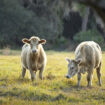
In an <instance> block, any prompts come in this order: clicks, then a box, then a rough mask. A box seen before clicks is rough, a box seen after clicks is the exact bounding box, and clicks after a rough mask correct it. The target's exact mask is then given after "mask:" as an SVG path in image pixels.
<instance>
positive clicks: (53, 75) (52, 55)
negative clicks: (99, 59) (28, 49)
mask: <svg viewBox="0 0 105 105" xmlns="http://www.w3.org/2000/svg"><path fill="white" fill-rule="evenodd" d="M18 54H19V52H18ZM18 54H16V55H13V54H12V55H6V56H4V55H0V105H77V104H78V105H99V104H100V105H105V53H104V52H103V64H102V82H103V84H102V86H101V87H100V86H99V85H98V80H97V76H96V72H94V76H93V86H92V88H87V87H86V85H87V80H86V74H85V75H83V76H82V80H81V87H80V88H77V87H76V84H77V77H76V76H75V77H74V78H72V79H66V78H65V75H66V73H67V62H66V61H65V57H67V56H68V57H70V58H74V54H73V53H72V52H71V53H70V52H54V51H48V52H47V66H46V68H45V71H44V74H43V75H44V80H40V79H39V77H38V73H37V80H36V81H34V82H32V81H31V80H30V74H29V71H28V70H27V73H26V76H25V78H24V79H23V80H22V79H21V62H20V55H18Z"/></svg>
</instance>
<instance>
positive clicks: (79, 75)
mask: <svg viewBox="0 0 105 105" xmlns="http://www.w3.org/2000/svg"><path fill="white" fill-rule="evenodd" d="M77 78H78V83H77V86H78V87H80V82H81V73H80V72H79V73H78V74H77Z"/></svg>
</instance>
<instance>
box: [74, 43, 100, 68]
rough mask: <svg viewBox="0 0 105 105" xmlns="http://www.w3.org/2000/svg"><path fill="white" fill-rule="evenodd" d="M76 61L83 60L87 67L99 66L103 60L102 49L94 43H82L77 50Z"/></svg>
mask: <svg viewBox="0 0 105 105" xmlns="http://www.w3.org/2000/svg"><path fill="white" fill-rule="evenodd" d="M75 59H76V60H79V59H81V60H82V62H83V63H84V64H85V65H93V66H94V68H95V67H97V66H98V65H99V63H100V62H101V59H102V55H101V48H100V47H99V45H98V44H97V43H95V42H93V41H86V42H82V43H81V44H80V45H78V46H77V48H76V50H75Z"/></svg>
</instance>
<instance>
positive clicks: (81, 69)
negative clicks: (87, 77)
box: [79, 66, 88, 74]
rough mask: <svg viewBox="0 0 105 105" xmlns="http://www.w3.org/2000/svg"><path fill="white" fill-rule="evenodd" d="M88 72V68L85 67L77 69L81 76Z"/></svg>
mask: <svg viewBox="0 0 105 105" xmlns="http://www.w3.org/2000/svg"><path fill="white" fill-rule="evenodd" d="M87 71H88V68H87V67H84V66H82V67H79V72H80V73H82V74H85V73H86V72H87Z"/></svg>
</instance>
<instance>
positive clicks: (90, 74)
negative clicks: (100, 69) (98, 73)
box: [87, 67, 93, 87]
mask: <svg viewBox="0 0 105 105" xmlns="http://www.w3.org/2000/svg"><path fill="white" fill-rule="evenodd" d="M92 78H93V67H91V68H90V69H89V71H88V75H87V81H88V85H87V86H88V87H91V86H92Z"/></svg>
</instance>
